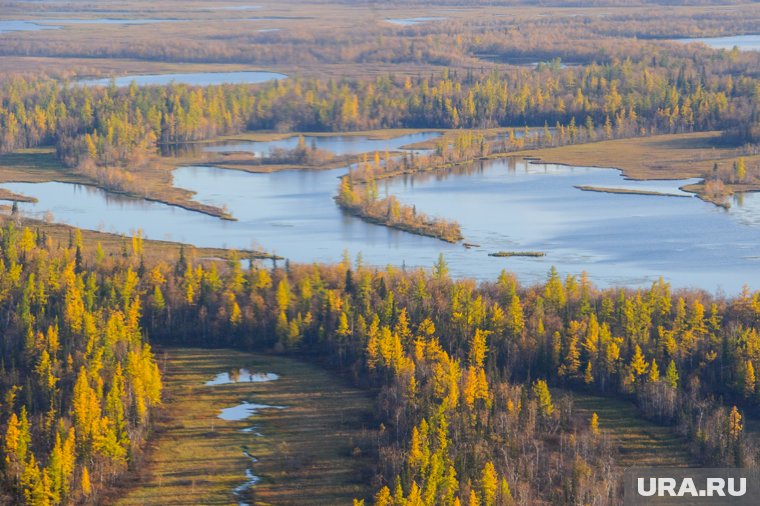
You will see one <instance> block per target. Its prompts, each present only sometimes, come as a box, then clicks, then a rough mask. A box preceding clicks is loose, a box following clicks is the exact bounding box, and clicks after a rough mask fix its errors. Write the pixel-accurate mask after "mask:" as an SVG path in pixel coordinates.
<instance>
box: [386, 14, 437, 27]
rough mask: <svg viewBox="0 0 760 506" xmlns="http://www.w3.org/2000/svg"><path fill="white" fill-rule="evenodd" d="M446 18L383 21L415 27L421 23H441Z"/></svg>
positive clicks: (429, 17) (426, 17) (433, 17)
mask: <svg viewBox="0 0 760 506" xmlns="http://www.w3.org/2000/svg"><path fill="white" fill-rule="evenodd" d="M444 19H446V18H442V17H437V16H422V17H418V18H404V19H386V20H385V21H386V22H388V23H391V24H394V25H399V26H415V25H421V24H423V23H429V22H431V21H441V20H444Z"/></svg>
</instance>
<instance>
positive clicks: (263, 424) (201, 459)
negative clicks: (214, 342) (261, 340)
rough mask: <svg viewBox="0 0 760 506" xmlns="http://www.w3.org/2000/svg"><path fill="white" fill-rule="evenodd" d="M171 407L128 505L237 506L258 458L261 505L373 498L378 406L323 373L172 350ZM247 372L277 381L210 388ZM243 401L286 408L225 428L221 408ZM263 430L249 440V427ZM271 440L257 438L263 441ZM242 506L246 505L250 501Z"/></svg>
mask: <svg viewBox="0 0 760 506" xmlns="http://www.w3.org/2000/svg"><path fill="white" fill-rule="evenodd" d="M157 355H158V359H159V362H160V364H161V366H162V367H163V368H164V370H165V376H164V378H165V379H164V384H165V392H166V398H167V399H166V402H165V406H164V407H163V408H162V413H161V415H160V417H159V421H158V426H157V432H156V435H155V437H154V438H153V443H152V444H151V449H150V451H149V454H148V457H147V462H146V465H145V466H141V469H140V472H139V474H138V475H137V476H133V477H132V479H131V480H130V482H129V484H128V485H127V487H126V489H121V490H118V491H117V492H118V493H119V495H121V496H123V497H121V498H120V499H119V500H118V501H116V502H115V504H118V505H143V504H144V505H169V504H182V505H185V504H207V505H212V504H230V503H233V502H236V498H235V496H234V495H233V493H232V490H233V489H234V488H235V487H238V486H240V485H241V484H243V483H244V482H245V481H246V477H245V470H246V469H247V468H248V467H249V465H250V460H249V459H248V458H247V457H246V456H245V455H244V454H243V451H244V450H247V451H248V452H249V453H250V455H252V456H254V457H256V458H257V459H258V462H256V463H254V464H253V473H254V474H256V475H257V476H260V477H261V482H260V483H259V484H257V485H256V486H255V487H254V489H253V493H252V499H253V501H252V503H253V504H291V505H318V504H325V505H327V504H350V502H351V500H352V499H353V498H354V497H365V496H367V495H369V494H370V489H369V484H370V482H371V478H372V473H373V459H372V458H371V457H370V455H369V452H368V449H369V446H368V445H367V442H368V441H370V440H371V436H372V434H373V433H374V423H373V422H372V401H371V399H370V397H368V395H367V394H365V393H363V392H361V391H358V390H355V389H352V388H349V387H347V386H346V385H345V384H344V383H343V381H342V380H341V379H339V378H336V377H334V376H331V375H330V374H329V373H327V372H326V371H324V370H323V369H321V368H320V367H318V366H315V365H310V364H306V363H304V362H300V361H297V360H294V359H288V358H282V357H277V356H271V355H257V354H252V353H242V352H236V351H230V350H201V349H165V350H159V351H158V353H157ZM240 367H246V368H248V369H249V370H250V371H252V372H261V373H268V372H272V373H276V374H278V375H279V376H280V378H279V379H277V380H275V381H269V382H260V383H234V384H227V385H215V386H205V385H204V383H205V382H206V381H208V380H211V379H213V378H214V377H215V376H216V375H217V374H219V373H222V372H227V371H230V370H233V369H237V368H240ZM243 401H249V402H255V403H261V404H267V405H273V406H286V409H269V410H263V411H260V412H258V413H257V414H255V415H254V416H253V418H252V419H249V420H240V421H224V420H221V419H219V418H217V415H218V414H219V413H220V410H221V409H223V408H228V407H231V406H235V405H237V404H239V403H241V402H243ZM252 425H253V426H254V427H255V431H254V432H241V429H244V428H246V427H251V426H252ZM257 432H258V433H260V434H262V436H258V435H256V433H257ZM241 500H242V499H241Z"/></svg>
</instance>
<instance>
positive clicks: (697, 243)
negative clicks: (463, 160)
mask: <svg viewBox="0 0 760 506" xmlns="http://www.w3.org/2000/svg"><path fill="white" fill-rule="evenodd" d="M415 135H417V134H415ZM315 139H324V140H322V141H321V142H323V143H325V144H324V145H325V146H326V145H330V144H331V143H333V144H334V143H338V144H340V143H344V144H342V145H340V146H337V148H336V149H339V150H342V151H343V152H356V151H357V150H361V149H367V146H369V145H370V144H365V145H364V147H363V148H351V147H349V146H350V142H349V141H347V140H344V141H341V140H339V139H340V136H338V137H332V138H330V137H317V138H315ZM407 140H409V138H408V137H403V138H399V139H397V140H396V142H395V144H394V145H395V146H396V147H398V145H403V144H402V143H404V142H405V141H407ZM351 142H355V139H353V140H352V141H351ZM362 142H365V143H366V142H370V143H372V142H375V141H370V140H368V139H366V138H365V139H364V140H363V141H362ZM268 148H271V146H269V147H267V146H265V145H259V146H258V147H257V149H259V150H265V149H268ZM345 170H346V169H345V168H342V169H335V170H324V171H312V170H288V171H282V172H275V173H265V174H250V173H245V172H240V171H231V170H224V169H218V168H214V167H183V168H179V169H177V170H176V171H175V172H174V179H175V185H176V186H179V187H183V188H188V189H190V190H193V191H195V192H197V195H196V199H197V200H199V201H201V202H204V203H209V204H214V205H227V207H228V209H229V211H230V212H231V213H232V214H233V215H234V216H235V217H236V218H237V219H238V221H234V222H229V221H222V220H219V219H217V218H213V217H210V216H206V215H204V214H201V213H197V212H192V211H187V210H184V209H181V208H176V207H171V206H168V205H164V204H160V203H155V202H146V201H143V200H140V199H131V198H125V197H120V196H114V195H111V194H108V193H106V192H103V191H101V190H99V189H94V188H86V187H82V186H78V185H72V184H65V183H41V184H32V183H8V184H4V185H2V187H4V188H8V189H9V190H11V191H14V192H17V193H22V194H26V195H31V196H34V197H37V198H38V199H39V202H38V203H36V204H33V203H20V204H19V207H20V209H21V210H22V211H23V212H24V213H29V214H32V215H36V216H38V217H42V215H43V213H44V212H45V211H48V210H49V211H51V212H52V213H53V215H54V217H55V219H56V220H57V221H62V222H65V223H69V224H71V225H76V226H78V227H82V228H87V229H94V230H105V231H113V232H118V233H124V234H127V233H130V232H134V231H135V230H136V229H137V228H142V229H143V231H144V233H145V235H146V237H149V238H154V239H170V240H176V241H182V242H188V243H192V244H195V245H198V246H209V247H211V246H214V247H231V248H241V249H242V248H252V247H257V248H260V249H264V250H267V251H270V252H274V253H277V254H279V255H282V256H285V257H287V258H289V259H291V260H292V261H296V262H314V261H322V262H336V261H339V260H340V258H341V256H342V254H343V251H344V250H347V251H348V252H349V253H350V254H351V255H352V257H355V256H356V255H357V254H358V253H359V252H361V254H362V256H363V260H364V262H365V263H366V264H370V265H377V266H385V265H387V264H393V265H397V266H404V265H405V266H406V267H410V268H411V267H417V266H422V267H426V268H427V267H431V266H432V265H433V263H434V262H435V261H436V259H437V257H438V254H439V253H444V255H445V257H446V260H447V262H448V263H449V267H450V271H451V273H452V275H455V276H467V277H473V278H476V279H479V280H493V279H495V278H496V276H497V275H498V273H499V272H500V271H501V270H502V269H507V270H510V271H513V272H516V273H517V274H518V276H519V277H520V279H521V280H522V281H523V282H525V283H533V282H537V281H541V280H543V279H544V278H545V276H546V273H547V271H548V270H549V268H550V267H551V266H552V265H556V266H557V267H558V269H559V270H560V272H562V273H575V274H579V273H580V272H581V271H587V272H588V273H589V275H590V277H591V279H592V280H593V281H594V282H595V283H596V284H598V285H600V286H610V285H618V284H623V285H628V286H646V285H648V284H649V283H651V282H652V281H653V280H655V279H657V277H658V276H659V275H663V276H664V277H665V278H666V280H668V281H670V282H671V283H673V285H674V286H676V287H691V286H697V287H701V288H704V289H707V290H710V291H715V290H717V289H722V290H724V291H725V292H727V293H737V292H739V291H740V290H741V287H742V285H743V284H744V283H749V284H750V285H751V286H753V287H755V288H760V269H758V267H760V257H759V256H758V254H757V253H756V248H757V244H758V243H760V194H757V193H753V194H746V195H741V196H737V197H735V198H734V202H733V206H732V208H731V209H730V210H729V211H726V210H724V209H722V208H718V207H716V206H714V205H712V204H708V203H705V202H703V201H701V200H699V199H697V198H695V197H691V196H687V197H684V196H683V195H684V192H682V191H680V190H679V187H681V186H683V185H686V184H689V183H692V182H694V181H695V180H681V181H629V180H626V179H624V178H623V177H622V176H621V174H620V172H619V171H617V170H612V169H600V168H590V167H567V166H561V165H550V164H533V163H529V162H528V161H526V160H515V159H504V160H493V161H489V162H486V163H478V164H475V165H473V166H471V167H468V168H467V169H466V170H465V169H459V170H450V171H445V172H438V173H424V174H417V175H413V176H406V177H401V178H396V179H393V180H384V181H381V182H380V184H379V192H380V195H381V196H382V195H384V194H385V193H389V194H393V195H396V196H397V197H398V198H399V199H400V200H401V201H402V202H405V203H409V204H414V205H415V206H416V208H417V210H419V211H421V212H425V213H427V214H429V215H434V216H441V217H444V218H447V219H455V220H458V221H459V222H460V224H461V226H462V232H463V234H464V237H465V241H466V242H468V243H475V244H478V245H479V246H477V247H473V248H471V249H467V248H465V247H463V246H462V245H461V244H448V243H444V242H442V241H438V240H436V239H432V238H429V237H421V236H417V235H413V234H409V233H405V232H401V231H397V230H392V229H388V228H386V227H381V226H378V225H373V224H369V223H366V222H364V221H362V220H360V219H358V218H355V217H352V216H347V215H345V214H344V213H342V212H341V210H340V209H339V208H338V207H337V206H336V205H335V203H334V202H333V199H332V197H333V195H334V194H335V192H336V188H337V185H338V177H339V176H340V175H342V174H344V173H345ZM576 186H596V187H606V188H625V189H632V190H639V191H656V192H661V193H666V194H672V195H674V196H653V195H630V194H612V193H599V192H589V191H581V190H579V189H578V188H576ZM501 250H505V251H524V250H531V251H543V252H545V253H546V256H545V257H541V258H527V257H511V258H497V257H490V256H488V253H494V252H497V251H501Z"/></svg>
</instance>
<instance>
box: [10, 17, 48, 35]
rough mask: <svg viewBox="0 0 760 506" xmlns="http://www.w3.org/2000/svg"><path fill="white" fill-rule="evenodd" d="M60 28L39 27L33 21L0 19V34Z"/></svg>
mask: <svg viewBox="0 0 760 506" xmlns="http://www.w3.org/2000/svg"><path fill="white" fill-rule="evenodd" d="M58 28H60V26H48V25H39V24H37V23H36V22H34V23H33V22H31V21H20V20H12V19H0V33H6V32H28V31H36V30H56V29H58Z"/></svg>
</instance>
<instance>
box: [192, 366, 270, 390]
mask: <svg viewBox="0 0 760 506" xmlns="http://www.w3.org/2000/svg"><path fill="white" fill-rule="evenodd" d="M278 378H279V376H278V375H277V374H275V373H273V372H268V373H261V372H251V371H249V370H248V369H245V368H240V369H236V370H233V371H231V372H220V373H219V374H217V375H216V376H215V377H214V379H212V380H208V381H207V382H206V383H204V384H205V385H206V386H215V385H229V384H231V383H263V382H265V381H274V380H276V379H278Z"/></svg>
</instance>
